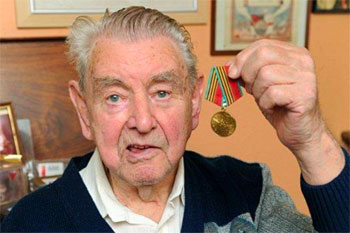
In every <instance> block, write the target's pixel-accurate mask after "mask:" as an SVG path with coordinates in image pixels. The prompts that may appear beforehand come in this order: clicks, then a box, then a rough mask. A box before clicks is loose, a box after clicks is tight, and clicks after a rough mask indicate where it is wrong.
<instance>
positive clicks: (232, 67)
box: [225, 57, 240, 79]
mask: <svg viewBox="0 0 350 233" xmlns="http://www.w3.org/2000/svg"><path fill="white" fill-rule="evenodd" d="M225 66H228V67H229V68H228V72H227V75H228V76H229V77H230V78H232V79H237V78H239V77H240V70H239V66H238V64H237V58H235V57H234V58H232V59H231V60H229V61H228V62H227V63H226V65H225Z"/></svg>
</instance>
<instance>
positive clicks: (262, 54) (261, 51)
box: [256, 46, 272, 59]
mask: <svg viewBox="0 0 350 233" xmlns="http://www.w3.org/2000/svg"><path fill="white" fill-rule="evenodd" d="M271 52H272V50H271V48H270V46H262V47H260V48H258V49H257V50H256V57H257V59H264V58H266V57H267V56H269V55H270V54H271Z"/></svg>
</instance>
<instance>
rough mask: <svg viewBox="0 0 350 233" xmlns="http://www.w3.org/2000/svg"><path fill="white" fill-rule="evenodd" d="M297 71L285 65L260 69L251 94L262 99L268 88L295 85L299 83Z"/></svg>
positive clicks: (252, 85)
mask: <svg viewBox="0 0 350 233" xmlns="http://www.w3.org/2000/svg"><path fill="white" fill-rule="evenodd" d="M297 75H298V72H297V70H295V69H293V68H291V67H288V66H284V65H278V64H277V65H267V66H264V67H262V68H261V69H260V71H259V72H258V74H257V77H256V79H255V80H254V82H253V83H252V84H251V90H250V94H252V95H253V96H254V98H255V99H260V97H261V96H262V94H263V93H264V92H265V91H266V89H267V88H269V87H270V86H273V85H284V84H285V85H286V84H290V85H292V84H295V83H297V81H298V77H297Z"/></svg>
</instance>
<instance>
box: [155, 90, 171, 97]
mask: <svg viewBox="0 0 350 233" xmlns="http://www.w3.org/2000/svg"><path fill="white" fill-rule="evenodd" d="M168 95H169V93H168V92H166V91H158V92H157V96H158V97H159V98H166V97H168Z"/></svg>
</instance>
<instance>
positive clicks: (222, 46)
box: [211, 0, 311, 55]
mask: <svg viewBox="0 0 350 233" xmlns="http://www.w3.org/2000/svg"><path fill="white" fill-rule="evenodd" d="M310 9H311V2H310V1H308V0H217V1H216V0H213V1H212V16H211V17H212V19H211V20H212V21H211V22H212V25H211V54H212V55H229V54H237V53H238V52H239V51H240V50H242V49H244V48H246V47H248V46H249V45H250V44H251V43H252V42H254V41H256V40H259V39H264V38H267V39H276V40H282V41H289V42H292V43H294V44H297V45H299V46H307V31H308V17H309V12H310Z"/></svg>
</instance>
